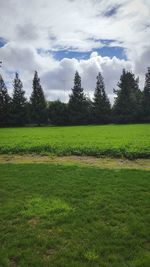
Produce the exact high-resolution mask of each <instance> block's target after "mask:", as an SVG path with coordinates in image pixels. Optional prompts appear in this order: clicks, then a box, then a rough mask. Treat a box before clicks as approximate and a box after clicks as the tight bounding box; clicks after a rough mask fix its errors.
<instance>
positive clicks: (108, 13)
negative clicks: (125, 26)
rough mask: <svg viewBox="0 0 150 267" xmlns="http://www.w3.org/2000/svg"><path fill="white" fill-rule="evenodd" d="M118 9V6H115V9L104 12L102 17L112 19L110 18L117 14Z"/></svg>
mask: <svg viewBox="0 0 150 267" xmlns="http://www.w3.org/2000/svg"><path fill="white" fill-rule="evenodd" d="M119 7H120V6H115V7H113V8H111V9H109V10H108V11H106V12H105V14H104V16H105V17H112V16H114V15H116V14H117V12H118V9H119Z"/></svg>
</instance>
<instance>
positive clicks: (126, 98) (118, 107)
mask: <svg viewBox="0 0 150 267" xmlns="http://www.w3.org/2000/svg"><path fill="white" fill-rule="evenodd" d="M138 82H139V80H138V79H135V76H134V74H133V73H132V72H130V71H126V70H125V69H123V72H122V75H121V77H120V81H119V82H118V87H119V89H118V90H114V93H115V94H116V95H117V97H116V99H115V103H114V107H113V111H114V116H115V120H116V121H117V122H121V123H127V122H136V121H138V115H139V113H140V103H141V91H140V90H139V86H138Z"/></svg>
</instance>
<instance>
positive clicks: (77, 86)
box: [0, 68, 150, 127]
mask: <svg viewBox="0 0 150 267" xmlns="http://www.w3.org/2000/svg"><path fill="white" fill-rule="evenodd" d="M117 87H118V89H115V90H114V93H115V94H116V97H115V101H114V104H113V106H111V104H110V101H109V98H108V96H107V94H106V91H105V84H104V78H103V76H102V74H101V73H100V72H99V73H98V75H97V78H96V88H95V91H94V98H93V100H91V99H90V98H88V97H87V96H86V94H85V93H84V89H83V88H82V85H81V77H80V75H79V73H78V72H77V71H76V73H75V77H74V86H73V88H72V92H71V94H70V95H69V101H68V103H63V102H61V101H60V100H57V101H46V99H45V96H44V91H43V89H42V86H41V83H40V79H39V77H38V73H37V71H35V74H34V78H33V85H32V93H31V97H30V99H29V100H27V98H26V97H25V91H24V90H23V84H22V81H21V80H20V78H19V75H18V73H16V74H15V78H14V81H13V94H12V97H10V95H9V94H8V90H7V87H6V84H5V82H4V80H3V78H2V76H1V75H0V127H8V126H25V125H28V124H29V125H38V126H40V125H46V124H50V125H85V124H106V123H138V122H140V123H141V122H150V68H148V70H147V73H146V75H145V85H144V89H143V91H141V90H140V88H139V79H138V78H136V77H135V75H134V74H133V73H132V72H131V71H127V70H125V69H123V71H122V74H121V77H120V80H119V82H118V84H117Z"/></svg>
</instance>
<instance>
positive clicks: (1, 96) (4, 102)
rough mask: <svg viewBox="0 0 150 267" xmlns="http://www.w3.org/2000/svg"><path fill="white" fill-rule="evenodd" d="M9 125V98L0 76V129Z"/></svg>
mask: <svg viewBox="0 0 150 267" xmlns="http://www.w3.org/2000/svg"><path fill="white" fill-rule="evenodd" d="M9 123H10V96H9V95H8V92H7V88H6V85H5V83H4V80H3V78H2V76H1V75H0V127H3V126H8V125H9Z"/></svg>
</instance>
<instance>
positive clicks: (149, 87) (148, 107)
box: [142, 67, 150, 122]
mask: <svg viewBox="0 0 150 267" xmlns="http://www.w3.org/2000/svg"><path fill="white" fill-rule="evenodd" d="M142 108H143V109H142V110H143V117H144V120H145V121H147V122H150V67H149V68H148V70H147V73H146V75H145V86H144V91H143V107H142Z"/></svg>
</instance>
